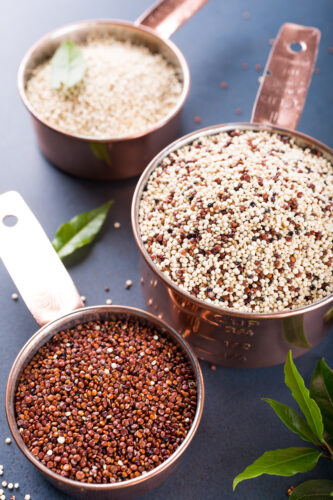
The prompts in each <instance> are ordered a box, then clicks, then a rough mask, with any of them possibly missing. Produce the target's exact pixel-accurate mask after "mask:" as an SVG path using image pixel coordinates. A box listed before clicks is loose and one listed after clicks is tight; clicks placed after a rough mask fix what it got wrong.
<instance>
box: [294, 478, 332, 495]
mask: <svg viewBox="0 0 333 500" xmlns="http://www.w3.org/2000/svg"><path fill="white" fill-rule="evenodd" d="M332 496H333V481H330V480H329V479H312V480H310V481H305V483H302V484H300V485H299V486H297V488H295V489H294V491H293V492H292V495H291V496H290V498H291V500H305V499H306V500H312V499H313V500H327V499H330V498H332Z"/></svg>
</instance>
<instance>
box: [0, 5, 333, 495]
mask: <svg viewBox="0 0 333 500" xmlns="http://www.w3.org/2000/svg"><path fill="white" fill-rule="evenodd" d="M149 5H150V2H149V0H135V1H133V0H132V1H131V0H122V1H121V2H119V1H117V0H93V1H88V0H56V1H53V2H51V1H50V0H30V1H27V0H15V1H11V2H9V1H7V2H6V3H5V2H3V4H2V9H1V10H2V11H1V16H0V47H1V48H0V67H1V73H0V75H1V76H0V85H1V87H0V88H1V117H0V137H1V139H2V141H1V149H2V157H1V167H0V193H1V192H5V191H7V190H11V189H15V190H17V191H19V192H20V193H21V194H22V195H23V196H24V198H25V199H26V201H27V202H28V203H29V205H30V206H31V208H32V209H33V211H34V212H35V214H36V215H37V217H38V218H39V220H40V222H41V223H42V225H43V227H44V228H45V230H46V232H47V234H48V236H49V237H50V238H51V239H52V237H53V235H54V233H55V230H56V228H57V227H58V226H59V224H61V223H62V222H64V221H66V220H68V219H70V218H71V217H72V216H73V215H75V214H77V213H80V212H83V211H86V210H89V209H91V208H94V207H96V206H98V205H99V204H101V203H103V202H105V201H106V200H107V199H114V200H115V201H116V203H115V205H114V207H113V208H112V215H111V217H110V218H109V219H108V221H107V223H106V225H105V228H104V230H103V234H102V236H101V237H100V238H99V240H98V241H97V242H96V244H95V245H94V246H93V247H92V248H91V249H90V250H89V251H88V252H87V254H86V256H85V259H83V260H82V261H80V262H78V263H76V264H73V265H72V266H71V267H70V273H71V275H72V277H73V279H74V281H75V282H76V284H77V286H78V288H79V290H80V292H81V293H82V294H84V295H86V296H87V298H88V301H87V304H89V305H93V304H98V303H104V302H105V299H106V298H107V297H111V298H112V300H113V303H115V304H117V303H119V304H120V303H122V304H128V305H132V306H139V307H144V303H143V300H142V297H141V294H140V285H139V271H138V252H137V250H136V247H135V244H134V240H133V237H132V233H131V228H130V200H131V196H132V193H133V189H134V186H135V180H129V181H125V182H119V183H105V182H104V183H95V182H88V181H81V180H78V179H74V178H71V177H68V176H66V175H64V174H62V173H61V172H59V171H58V170H56V169H54V168H53V167H51V166H50V165H49V164H48V163H47V162H46V160H45V159H44V158H43V157H42V156H41V155H40V153H39V151H38V149H37V146H36V143H35V138H34V134H33V131H32V128H31V126H30V120H29V116H28V114H27V112H26V111H25V109H24V107H23V105H22V104H21V102H20V100H19V97H18V94H17V90H16V72H17V68H18V65H19V62H20V59H21V58H22V56H23V55H24V53H25V52H26V50H27V49H28V48H29V47H30V45H31V44H32V43H33V42H35V41H36V40H37V39H38V38H39V37H41V36H42V35H43V34H45V33H46V32H47V31H49V30H51V29H53V28H56V27H58V26H60V25H62V24H66V23H69V22H72V21H75V20H79V19H89V18H99V17H100V18H106V17H114V18H122V19H127V20H134V19H136V17H138V16H139V14H141V13H142V12H143V10H144V9H145V8H147V7H148V6H149ZM244 12H249V13H250V18H249V19H244V18H243V13H244ZM287 21H289V22H296V23H301V24H305V25H313V26H317V27H318V28H320V30H321V32H322V40H321V45H320V50H319V56H318V61H317V67H318V68H319V69H320V73H319V74H314V76H313V81H312V84H311V87H310V90H309V95H308V100H307V103H306V106H305V109H304V113H303V115H302V118H301V120H300V124H299V130H301V131H302V132H305V133H308V134H310V135H313V136H314V137H316V138H317V139H319V140H321V141H323V142H325V143H327V144H330V145H331V146H332V142H333V137H332V125H333V120H332V74H333V71H332V69H333V68H332V63H333V55H331V54H329V51H328V48H329V47H330V46H333V30H332V27H333V26H332V24H333V23H332V21H333V3H332V1H331V0H320V1H319V2H318V1H317V2H313V1H312V0H279V1H273V0H233V1H227V0H225V1H222V0H211V1H210V2H209V3H208V4H207V5H206V6H205V7H204V8H203V9H202V10H201V11H200V12H199V13H198V14H197V15H196V16H195V17H194V18H193V19H192V20H190V21H189V22H188V23H187V24H186V25H185V26H183V28H181V29H180V30H179V31H178V32H177V33H176V34H175V35H174V36H173V40H174V41H175V43H176V44H177V45H178V46H179V48H180V49H181V50H182V51H183V53H184V55H185V57H186V58H187V60H188V62H189V65H190V69H191V75H192V88H191V92H190V95H189V99H188V101H187V102H186V105H185V108H184V115H183V132H184V133H187V132H190V131H191V130H194V129H195V128H199V127H201V126H207V125H210V124H216V123H221V122H228V121H235V120H239V119H241V120H244V121H246V120H249V119H250V114H251V108H252V104H253V102H254V98H255V95H256V92H257V88H258V76H259V73H258V72H256V71H255V69H254V66H255V65H256V64H262V65H263V66H264V64H265V61H266V58H267V56H268V53H269V50H270V46H269V39H271V38H274V36H275V35H276V33H277V31H278V30H279V27H280V26H281V24H282V23H284V22H287ZM243 62H246V63H248V66H249V67H248V69H247V70H243V69H242V68H241V65H242V63H243ZM222 80H224V81H226V82H227V83H228V89H227V90H221V88H220V86H219V83H220V81H222ZM236 108H240V109H241V110H242V114H241V116H240V117H239V116H237V115H236V113H235V110H236ZM196 115H199V116H200V117H201V119H202V122H201V124H200V125H197V124H195V123H194V121H193V119H194V117H195V116H196ZM115 221H120V222H121V224H122V226H121V229H119V230H115V229H114V228H113V222H115ZM22 251H24V245H23V248H22ZM127 279H132V280H133V282H134V285H133V287H132V289H131V290H129V291H127V290H125V288H124V283H125V281H126V280H127ZM106 285H108V286H110V288H111V290H110V292H109V293H108V294H107V293H106V292H105V291H104V286H106ZM13 291H15V289H14V286H13V283H12V281H11V279H10V277H9V276H8V274H7V272H6V270H5V269H4V266H3V265H2V263H1V262H0V336H1V339H0V345H1V358H0V370H1V377H0V387H1V392H0V397H1V409H0V463H1V464H3V465H4V467H5V474H4V476H3V477H2V479H3V478H6V479H7V480H9V481H19V482H20V485H21V488H20V493H18V494H17V496H16V498H17V499H21V498H23V496H24V493H30V494H31V495H32V499H33V500H37V499H38V500H60V499H65V496H64V495H62V494H60V493H58V492H57V491H56V490H54V489H53V488H52V487H51V486H49V485H48V483H47V482H46V481H45V480H44V479H43V478H42V476H41V475H40V474H39V473H38V472H37V471H36V470H35V469H34V468H33V467H32V466H31V465H30V463H29V462H28V461H27V460H26V459H25V458H23V456H22V455H21V454H20V452H19V451H18V450H17V448H16V446H15V445H14V444H12V445H11V446H6V445H5V444H4V439H5V437H6V436H7V435H8V434H9V431H8V428H7V424H6V421H5V411H4V391H5V384H6V379H7V376H8V373H9V370H10V366H11V364H12V362H13V361H14V358H15V356H16V354H17V353H18V351H19V349H20V348H21V347H22V346H23V344H24V343H25V342H26V340H27V339H28V338H29V337H30V336H31V335H32V333H34V332H35V330H36V329H37V326H36V324H35V322H34V320H33V319H32V317H31V316H30V314H29V312H28V311H27V309H26V307H25V305H24V304H23V303H22V301H21V300H20V301H19V302H17V303H16V302H13V301H12V300H11V297H10V296H11V293H12V292H13ZM321 356H325V357H326V360H327V361H328V362H329V363H330V364H331V366H332V365H333V338H332V335H331V336H329V337H326V339H325V340H324V341H323V342H321V344H320V345H319V346H317V347H316V348H315V349H313V350H312V351H310V352H309V353H308V354H306V355H305V356H303V357H302V358H300V359H299V360H297V366H298V367H299V369H300V371H301V372H302V374H303V375H304V377H305V379H306V382H307V383H308V382H309V379H310V375H311V372H312V371H313V369H314V366H315V363H316V362H317V360H318V359H319V358H320V357H321ZM202 368H203V372H204V378H205V384H206V394H207V396H206V404H205V411H204V416H203V419H202V423H201V426H200V428H199V431H198V433H197V435H196V437H195V439H194V441H193V443H192V445H191V447H190V450H189V451H188V452H187V455H186V456H185V458H184V460H183V462H182V464H181V465H180V467H179V468H178V469H177V471H176V472H175V473H174V474H173V475H172V476H171V477H170V478H169V479H168V480H167V481H166V482H165V483H164V484H163V485H162V486H161V487H160V488H158V489H157V490H155V491H153V492H151V493H150V494H148V495H146V496H145V497H143V498H144V499H145V500H148V499H150V500H153V499H154V500H162V499H163V500H171V499H172V500H173V499H176V500H215V499H226V500H227V499H235V500H237V499H250V500H257V499H263V500H267V499H274V500H280V499H281V500H282V499H286V498H287V495H286V491H287V489H288V487H289V485H291V484H294V485H296V484H299V483H300V482H301V481H302V480H303V479H306V478H319V477H326V478H328V477H329V476H330V474H331V476H332V468H331V470H330V469H329V466H330V464H329V463H326V461H323V463H321V462H320V464H319V465H318V466H317V468H316V469H315V471H313V472H309V473H308V474H305V475H304V476H300V475H298V476H296V477H295V478H293V477H292V478H278V477H268V476H264V477H262V478H259V479H256V480H251V481H248V482H245V483H242V484H241V485H240V486H239V487H238V488H237V492H236V493H235V494H233V493H232V478H233V477H234V476H236V474H238V473H239V472H240V471H241V470H243V469H244V467H245V466H246V465H248V464H249V463H250V462H251V461H253V460H254V459H255V458H256V457H258V456H259V455H261V454H262V453H263V452H264V451H265V450H266V449H274V448H283V447H287V446H290V445H296V446H297V445H300V446H302V445H303V444H304V443H303V442H302V441H301V440H300V439H298V438H297V437H296V436H295V435H293V434H291V433H290V432H289V431H288V430H287V429H286V428H285V427H284V426H283V424H281V423H280V422H279V420H278V419H277V418H276V417H275V416H274V414H273V413H272V411H271V410H270V409H269V408H268V406H267V405H266V404H265V403H263V402H261V401H260V398H261V397H263V396H269V397H272V398H274V399H277V400H280V401H283V402H286V403H288V402H290V397H289V395H288V391H287V389H286V388H285V387H284V385H283V370H282V367H281V366H278V367H274V368H266V369H260V370H253V371H241V370H232V369H227V368H223V367H219V368H218V369H217V370H216V371H215V372H213V371H211V370H210V369H209V368H208V366H207V365H206V364H204V363H202ZM7 498H9V495H8V494H7ZM66 498H68V497H66ZM92 500H93V499H92Z"/></svg>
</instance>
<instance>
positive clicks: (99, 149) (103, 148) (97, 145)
mask: <svg viewBox="0 0 333 500" xmlns="http://www.w3.org/2000/svg"><path fill="white" fill-rule="evenodd" d="M89 146H90V149H91V151H92V153H93V154H94V155H95V156H96V158H98V159H99V160H102V161H104V163H106V164H107V165H109V167H111V158H110V154H109V151H108V148H107V145H106V144H105V143H104V142H90V143H89Z"/></svg>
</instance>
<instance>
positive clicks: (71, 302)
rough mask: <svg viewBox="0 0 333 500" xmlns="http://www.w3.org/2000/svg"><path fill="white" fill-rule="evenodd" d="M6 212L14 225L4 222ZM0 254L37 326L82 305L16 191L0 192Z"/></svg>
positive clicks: (50, 246) (60, 263) (68, 277)
mask: <svg viewBox="0 0 333 500" xmlns="http://www.w3.org/2000/svg"><path fill="white" fill-rule="evenodd" d="M9 216H14V217H15V218H16V219H17V220H16V223H15V225H13V226H8V225H6V222H7V221H8V220H9V218H8V217H9ZM0 257H1V258H2V260H3V262H4V264H5V266H6V268H7V270H8V272H9V274H10V275H11V277H12V279H13V281H14V283H15V285H16V286H17V289H18V290H19V292H20V294H21V296H22V298H23V300H24V302H25V303H26V305H27V307H28V309H29V310H30V312H31V314H32V315H33V316H34V318H35V319H36V321H37V323H38V324H39V325H40V326H42V325H44V324H46V323H48V322H49V321H52V320H54V319H56V318H58V317H60V316H62V315H63V314H65V313H68V312H70V311H73V310H74V309H78V308H79V307H83V303H82V300H81V297H80V295H79V293H78V291H77V289H76V287H75V285H74V283H73V281H72V279H71V277H70V276H69V274H68V272H67V271H66V269H65V266H64V265H63V264H62V262H61V260H60V259H59V257H58V255H57V253H56V252H55V250H54V249H53V247H52V245H51V243H50V241H49V240H48V238H47V236H46V234H45V233H44V231H43V229H42V227H41V225H40V224H39V222H38V221H37V219H36V217H35V216H34V214H33V213H32V212H31V210H30V209H29V207H28V206H27V204H26V203H25V201H24V200H23V198H22V197H21V196H20V195H19V194H18V193H16V192H15V191H11V192H8V193H5V194H3V195H1V196H0Z"/></svg>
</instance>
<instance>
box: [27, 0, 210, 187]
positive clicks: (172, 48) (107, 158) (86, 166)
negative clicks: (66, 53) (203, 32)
mask: <svg viewBox="0 0 333 500" xmlns="http://www.w3.org/2000/svg"><path fill="white" fill-rule="evenodd" d="M206 2H207V0H182V2H181V8H179V5H178V2H175V1H170V0H162V1H160V2H159V3H158V4H157V5H155V6H154V7H153V10H154V13H152V12H151V10H149V11H148V12H147V13H146V14H143V15H142V16H141V17H140V19H139V20H138V21H137V22H136V23H134V24H133V23H129V22H123V21H118V20H113V19H110V20H92V21H82V22H78V23H74V24H70V25H68V26H64V27H61V28H59V29H57V30H55V31H52V32H50V33H49V34H47V35H46V36H45V37H43V38H42V39H41V40H39V41H38V42H37V43H36V44H35V45H34V46H33V47H32V48H31V49H30V50H29V51H28V52H27V54H26V55H25V56H24V58H23V60H22V62H21V64H20V67H19V72H18V89H19V93H20V96H21V98H22V100H23V103H24V104H25V106H26V108H27V109H28V111H29V112H30V114H31V117H32V121H33V126H34V129H35V132H36V136H37V141H38V144H39V147H40V149H41V151H42V153H43V154H44V155H45V157H46V158H47V159H48V160H49V161H50V162H51V163H52V164H53V165H55V166H56V167H58V168H60V169H61V170H63V171H65V172H68V173H69V174H72V175H75V176H78V177H85V178H88V179H100V180H112V179H125V178H128V177H133V176H135V175H138V174H141V172H142V171H143V170H144V168H145V167H146V165H147V163H148V162H149V161H150V160H151V159H152V158H153V157H154V156H155V155H156V154H157V153H158V152H159V151H160V150H161V149H162V148H163V147H164V146H166V145H167V144H168V143H170V142H171V141H173V140H175V139H176V138H177V137H178V136H179V129H180V115H181V110H182V107H183V105H184V102H185V100H186V98H187V95H188V92H189V89H190V72H189V68H188V65H187V62H186V60H185V58H184V56H183V55H182V53H181V52H180V50H179V49H178V48H177V47H176V45H175V44H174V43H172V42H171V41H169V40H167V39H166V38H162V35H163V36H165V35H166V26H167V31H168V35H170V34H171V33H172V32H173V31H174V30H175V29H177V28H178V27H179V26H181V25H182V24H183V23H184V22H185V21H186V20H187V19H189V17H191V16H192V15H193V14H194V13H195V12H196V11H197V10H198V9H199V7H201V6H202V5H204V4H205V3H206ZM156 12H157V17H156ZM164 16H166V18H165V23H166V24H164ZM153 20H154V22H153ZM145 24H147V26H145ZM150 25H152V26H153V27H154V28H155V29H151V28H150V27H149V26H150ZM91 32H94V33H96V34H97V33H109V34H112V35H113V36H116V37H117V38H119V39H126V40H131V41H133V42H136V43H143V44H144V45H146V46H147V47H149V48H150V49H151V50H152V51H154V52H160V53H161V54H162V55H163V56H164V57H165V58H166V59H167V60H168V61H169V62H170V63H171V64H173V65H174V66H175V68H176V69H177V72H178V74H179V79H180V81H181V82H182V84H183V90H182V93H181V95H180V98H179V101H178V104H177V105H176V106H175V108H174V109H173V110H172V111H171V112H170V113H169V114H168V115H167V116H166V117H165V118H164V119H163V120H161V121H159V122H158V123H156V125H155V126H154V127H152V128H150V129H149V130H146V131H144V132H142V133H139V134H135V135H132V136H128V137H123V138H120V139H113V138H106V139H96V138H95V137H86V136H81V135H76V134H71V133H69V132H66V131H64V130H62V129H60V128H57V127H55V126H51V125H49V124H48V123H47V122H46V121H45V120H43V119H42V118H40V117H39V116H38V115H37V114H36V113H35V111H34V110H33V108H32V106H31V105H30V102H29V100H28V98H27V96H26V92H25V86H26V82H27V80H28V78H29V76H30V75H31V72H32V71H33V69H34V68H35V67H36V66H37V65H38V64H40V63H41V62H42V61H44V60H45V59H46V58H48V57H50V56H51V55H52V54H53V53H54V51H55V50H56V48H57V47H58V45H59V43H61V42H62V41H63V40H72V41H74V42H80V41H81V42H82V41H84V40H85V39H86V36H87V34H88V33H91ZM160 32H161V36H160V34H159V33H160Z"/></svg>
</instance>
